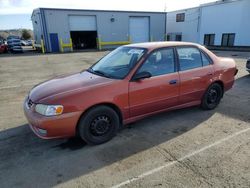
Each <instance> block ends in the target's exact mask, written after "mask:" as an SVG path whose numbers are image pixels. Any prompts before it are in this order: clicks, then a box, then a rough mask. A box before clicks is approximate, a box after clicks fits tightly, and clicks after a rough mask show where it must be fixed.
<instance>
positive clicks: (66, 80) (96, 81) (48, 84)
mask: <svg viewBox="0 0 250 188" xmlns="http://www.w3.org/2000/svg"><path fill="white" fill-rule="evenodd" d="M112 81H114V80H112V79H109V78H105V77H101V76H97V75H94V74H92V73H89V72H87V71H84V72H81V73H77V74H72V75H66V76H61V77H56V78H54V79H51V80H48V81H45V82H43V83H40V84H38V85H37V86H35V87H34V88H33V89H32V90H31V91H30V93H29V98H30V99H31V100H32V101H33V102H34V103H39V101H41V100H43V99H45V98H47V97H53V96H54V95H58V94H62V93H66V92H73V91H74V90H79V89H84V88H85V89H86V88H90V87H95V86H98V85H103V84H107V83H109V82H112Z"/></svg>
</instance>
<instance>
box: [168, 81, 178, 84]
mask: <svg viewBox="0 0 250 188" xmlns="http://www.w3.org/2000/svg"><path fill="white" fill-rule="evenodd" d="M177 82H178V80H170V81H169V84H170V85H174V84H177Z"/></svg>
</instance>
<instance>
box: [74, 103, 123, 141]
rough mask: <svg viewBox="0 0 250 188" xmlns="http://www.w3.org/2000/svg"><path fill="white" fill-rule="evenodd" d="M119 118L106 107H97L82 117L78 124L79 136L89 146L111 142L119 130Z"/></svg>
mask: <svg viewBox="0 0 250 188" xmlns="http://www.w3.org/2000/svg"><path fill="white" fill-rule="evenodd" d="M119 122H120V121H119V116H118V115H117V113H116V111H115V110H113V109H112V108H110V107H108V106H97V107H94V108H92V109H90V110H89V111H87V113H86V114H85V115H83V116H82V117H81V119H80V121H79V124H78V133H79V136H80V137H81V138H82V139H83V140H84V141H85V142H87V143H88V144H90V145H98V144H102V143H105V142H107V141H109V140H111V139H112V138H113V137H114V136H115V135H116V133H117V131H118V129H119V124H120V123H119Z"/></svg>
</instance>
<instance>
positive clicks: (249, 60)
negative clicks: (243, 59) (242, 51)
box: [247, 59, 250, 69]
mask: <svg viewBox="0 0 250 188" xmlns="http://www.w3.org/2000/svg"><path fill="white" fill-rule="evenodd" d="M247 68H249V69H250V59H248V60H247Z"/></svg>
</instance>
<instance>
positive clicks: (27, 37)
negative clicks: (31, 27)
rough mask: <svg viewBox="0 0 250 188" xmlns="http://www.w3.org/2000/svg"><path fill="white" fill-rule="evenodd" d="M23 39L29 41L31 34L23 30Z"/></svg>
mask: <svg viewBox="0 0 250 188" xmlns="http://www.w3.org/2000/svg"><path fill="white" fill-rule="evenodd" d="M22 38H23V39H24V40H28V39H30V38H31V35H30V33H29V31H28V30H27V29H23V30H22Z"/></svg>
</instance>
